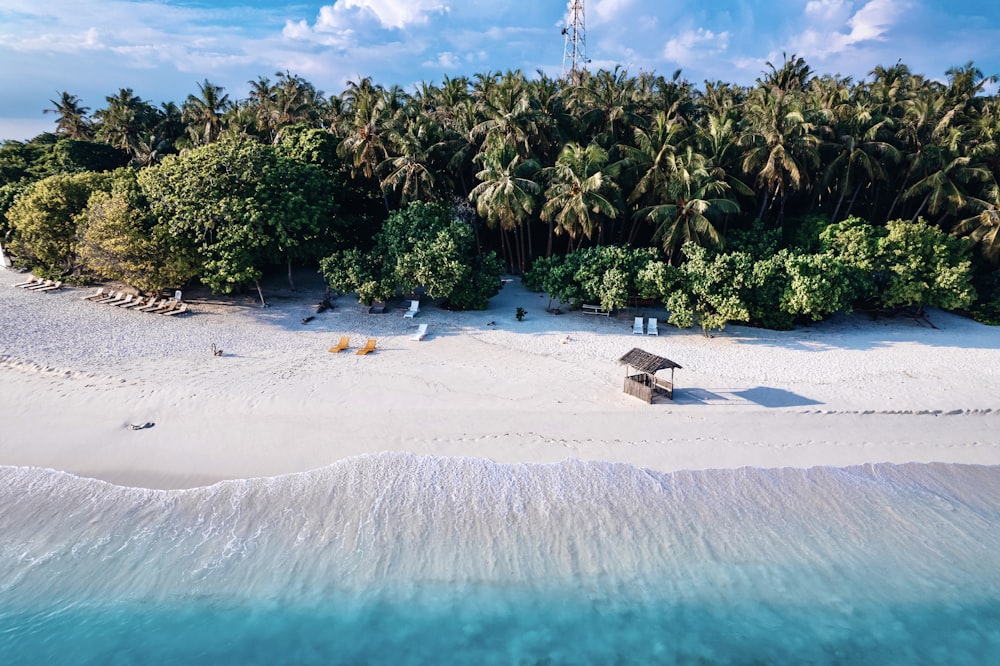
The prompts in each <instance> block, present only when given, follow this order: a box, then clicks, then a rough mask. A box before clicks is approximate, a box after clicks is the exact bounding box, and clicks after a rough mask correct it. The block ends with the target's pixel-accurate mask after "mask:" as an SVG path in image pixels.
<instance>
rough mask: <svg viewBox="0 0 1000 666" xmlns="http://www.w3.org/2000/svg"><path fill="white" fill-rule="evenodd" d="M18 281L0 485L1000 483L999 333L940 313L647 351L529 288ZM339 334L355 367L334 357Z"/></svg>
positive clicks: (607, 321)
mask: <svg viewBox="0 0 1000 666" xmlns="http://www.w3.org/2000/svg"><path fill="white" fill-rule="evenodd" d="M24 277H25V275H24V274H20V273H15V272H11V271H4V270H0V320H2V324H0V465H16V466H37V467H46V468H53V469H56V470H61V471H66V472H70V473H73V474H77V475H80V476H86V477H94V478H98V479H103V480H107V481H111V482H113V483H117V484H122V485H130V486H143V487H152V488H186V487H195V486H201V485H207V484H211V483H213V482H216V481H218V480H221V479H234V478H248V477H261V476H274V475H279V474H286V473H292V472H300V471H305V470H310V469H315V468H319V467H323V466H325V465H329V464H330V463H333V462H335V461H338V460H341V459H344V458H347V457H350V456H355V455H359V454H363V453H370V452H380V451H408V452H413V453H417V454H421V455H433V456H472V457H480V458H487V459H490V460H494V461H498V462H504V463H522V462H523V463H531V462H542V463H547V462H557V461H561V460H564V459H567V458H577V459H582V460H602V461H613V462H622V463H628V464H631V465H636V466H639V467H644V468H650V469H654V470H660V471H672V470H679V469H713V468H737V467H743V466H754V467H811V466H817V465H832V466H846V465H855V464H863V463H877V462H893V463H903V462H954V463H970V464H986V465H996V464H1000V434H998V433H1000V398H998V396H1000V330H998V329H995V328H991V327H987V326H983V325H981V324H977V323H975V322H973V321H970V320H967V319H964V318H962V317H958V316H955V315H951V314H947V313H943V312H938V311H932V312H931V313H930V315H929V320H930V322H932V323H933V325H934V327H931V326H928V325H926V324H922V323H918V322H915V321H913V320H911V319H907V318H898V319H882V320H872V319H871V318H870V317H868V316H867V315H863V314H852V315H846V316H838V317H836V318H834V319H833V320H831V321H828V322H822V323H819V324H816V325H813V326H809V327H803V328H799V329H798V330H795V331H789V332H774V331H767V330H760V329H754V328H748V327H740V326H731V327H729V328H727V329H726V330H725V331H723V332H722V333H719V334H717V335H715V336H714V337H712V338H708V337H705V336H703V335H702V334H701V332H700V330H698V329H692V330H686V331H682V330H678V329H676V328H674V327H673V326H670V325H668V324H666V323H665V322H664V321H663V319H664V318H665V313H664V311H663V310H662V309H659V308H647V309H645V311H644V312H643V314H645V315H646V316H658V317H660V325H659V335H658V336H655V337H654V336H648V335H643V336H638V335H633V334H632V314H633V313H629V312H623V313H621V314H620V316H618V317H610V318H605V317H600V316H588V315H584V314H582V313H579V312H567V313H565V314H562V315H553V314H549V313H547V312H546V305H547V304H548V297H547V296H544V295H539V294H535V293H531V292H528V291H527V290H525V289H524V288H523V287H522V286H521V285H520V283H519V282H518V281H517V280H516V279H515V280H513V281H511V282H509V283H508V284H507V285H506V286H505V288H504V289H503V291H502V292H501V293H500V295H498V296H497V297H495V298H494V299H493V300H492V301H491V302H490V306H489V309H487V310H485V311H481V312H449V311H446V310H443V309H440V308H438V307H436V305H435V304H433V303H430V302H427V301H426V299H425V301H424V303H423V305H422V309H421V310H420V312H419V314H417V315H416V317H414V318H404V317H403V312H404V311H405V308H406V305H407V302H406V301H399V302H393V303H390V306H392V307H391V309H390V311H389V312H388V313H387V314H384V315H373V314H368V312H367V309H366V308H365V307H363V306H361V305H359V304H358V303H357V301H356V300H355V299H354V298H353V297H351V296H342V297H340V298H338V299H336V300H335V305H336V307H335V308H334V309H333V310H330V311H327V312H323V313H320V314H316V313H315V304H316V303H317V302H318V301H319V300H320V298H321V296H322V283H321V281H320V279H319V277H318V276H304V278H300V280H299V282H300V284H299V289H298V290H297V291H291V290H290V289H289V288H288V286H287V284H283V283H282V281H281V280H280V279H278V278H275V279H274V280H271V281H269V282H268V284H267V285H266V286H265V295H266V296H267V297H268V300H269V304H270V307H268V308H260V307H258V306H257V305H256V303H255V300H254V297H251V296H249V295H248V296H237V297H232V298H230V297H212V296H209V295H208V294H207V293H203V292H194V293H190V294H186V295H185V300H188V301H189V302H190V306H191V309H192V312H191V313H190V314H184V315H181V316H179V317H163V316H158V315H151V314H144V313H141V312H135V311H129V310H121V309H118V308H114V307H111V306H106V305H99V304H96V303H92V302H89V301H84V300H81V297H83V296H85V295H86V294H88V293H91V292H92V291H93V290H92V289H90V288H72V287H68V288H63V289H61V290H59V291H55V292H51V293H33V292H30V291H25V290H23V289H16V288H12V285H14V284H15V283H17V282H19V281H21V280H23V279H24ZM517 307H524V308H525V309H526V310H527V316H526V317H525V318H524V320H523V321H520V322H519V321H517V320H516V318H515V310H516V308H517ZM311 315H314V318H313V319H312V320H310V321H308V322H307V323H303V319H304V318H305V317H308V316H311ZM419 324H427V325H428V334H427V337H426V338H424V339H423V340H422V341H419V342H416V341H412V340H411V339H410V336H411V335H412V333H413V332H414V331H415V329H416V327H417V326H418V325H419ZM342 335H349V336H350V339H351V348H350V349H349V350H347V351H345V352H342V353H337V354H335V353H330V352H328V351H327V350H328V348H329V347H331V346H332V345H334V344H336V342H337V340H338V339H339V338H340V336H342ZM369 337H374V338H376V339H377V340H378V346H377V349H376V351H375V352H374V353H372V354H369V355H367V356H358V355H356V354H355V353H354V351H355V350H357V349H358V348H359V347H361V346H362V345H363V343H364V341H365V340H366V339H367V338H369ZM213 344H214V345H216V347H217V348H221V349H222V351H223V354H222V355H221V356H216V355H214V354H213V353H212V345H213ZM633 347H639V348H642V349H645V350H647V351H649V352H651V353H654V354H658V355H661V356H665V357H668V358H670V359H672V360H673V361H675V362H677V363H679V364H680V365H681V366H683V369H681V370H678V371H677V373H676V377H675V380H676V385H677V394H676V396H675V398H676V399H675V400H674V401H673V402H670V401H667V400H663V399H660V400H658V401H657V402H656V403H655V404H652V405H648V404H645V403H644V402H642V401H640V400H637V399H636V398H633V397H630V396H628V395H625V394H624V393H623V392H622V383H623V377H624V375H625V368H624V367H622V366H621V365H619V364H618V362H617V359H618V358H620V357H621V356H622V355H623V354H624V353H625V352H627V351H629V350H630V349H632V348H633ZM146 423H149V424H153V425H152V426H151V427H148V428H144V429H141V430H132V429H130V428H129V427H128V426H129V425H130V424H146Z"/></svg>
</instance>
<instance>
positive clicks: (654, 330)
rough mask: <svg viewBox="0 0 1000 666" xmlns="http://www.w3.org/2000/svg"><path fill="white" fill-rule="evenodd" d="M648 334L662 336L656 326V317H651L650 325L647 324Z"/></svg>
mask: <svg viewBox="0 0 1000 666" xmlns="http://www.w3.org/2000/svg"><path fill="white" fill-rule="evenodd" d="M646 335H655V336H656V337H660V332H659V331H658V330H657V328H656V317H650V318H649V325H648V326H646Z"/></svg>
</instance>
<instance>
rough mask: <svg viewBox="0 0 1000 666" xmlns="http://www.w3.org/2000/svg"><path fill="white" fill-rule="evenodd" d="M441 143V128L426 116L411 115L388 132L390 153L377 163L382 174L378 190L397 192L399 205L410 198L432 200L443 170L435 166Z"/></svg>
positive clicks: (413, 199) (435, 194)
mask: <svg viewBox="0 0 1000 666" xmlns="http://www.w3.org/2000/svg"><path fill="white" fill-rule="evenodd" d="M443 145H444V143H443V141H442V138H441V127H440V126H439V125H438V124H437V123H435V122H434V121H433V120H431V118H430V116H426V115H417V116H415V117H414V118H413V119H411V120H410V122H409V123H407V126H406V129H405V130H404V131H398V130H394V131H393V132H392V133H390V134H389V136H388V146H389V149H390V153H389V154H388V156H387V157H386V159H385V160H384V161H383V162H382V164H380V165H379V170H380V171H382V172H383V173H385V174H386V175H385V177H384V178H383V179H382V191H383V192H386V191H389V190H394V191H397V192H399V195H400V204H401V205H403V206H405V205H406V204H407V203H409V202H411V201H433V200H434V199H436V198H437V194H438V188H439V187H440V186H441V185H442V184H441V183H440V181H441V179H442V178H443V177H444V173H443V172H441V171H440V170H438V169H437V168H435V167H436V160H437V156H438V153H439V152H440V151H441V149H442V147H443Z"/></svg>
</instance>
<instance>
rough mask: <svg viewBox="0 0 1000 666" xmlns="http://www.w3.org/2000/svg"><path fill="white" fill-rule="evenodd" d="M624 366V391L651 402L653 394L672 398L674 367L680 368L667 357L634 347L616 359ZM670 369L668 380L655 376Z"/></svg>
mask: <svg viewBox="0 0 1000 666" xmlns="http://www.w3.org/2000/svg"><path fill="white" fill-rule="evenodd" d="M618 362H619V363H621V364H622V365H624V366H626V370H625V393H628V394H629V395H634V396H635V397H637V398H640V399H642V400H645V401H646V402H648V403H652V402H653V396H655V395H666V396H667V398H669V399H670V400H673V399H674V369H680V367H681V366H679V365H677V364H676V363H674V362H673V361H671V360H670V359H669V358H663V357H662V356H657V355H656V354H650V353H649V352H647V351H643V350H641V349H638V348H635V349H633V350H632V351H630V352H629V353H627V354H625V355H624V356H622V357H621V358H620V359H618ZM667 369H669V370H670V381H667V380H666V379H663V378H660V377H657V376H656V373H657V372H659V371H660V370H667Z"/></svg>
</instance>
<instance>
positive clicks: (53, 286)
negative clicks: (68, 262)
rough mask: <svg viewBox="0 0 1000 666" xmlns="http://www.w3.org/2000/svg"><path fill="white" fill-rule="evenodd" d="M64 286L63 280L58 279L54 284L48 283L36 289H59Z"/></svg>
mask: <svg viewBox="0 0 1000 666" xmlns="http://www.w3.org/2000/svg"><path fill="white" fill-rule="evenodd" d="M62 286H63V283H62V282H61V281H59V280H56V281H55V282H53V283H52V284H49V285H46V286H44V287H39V288H38V289H35V291H56V290H57V289H62Z"/></svg>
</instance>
